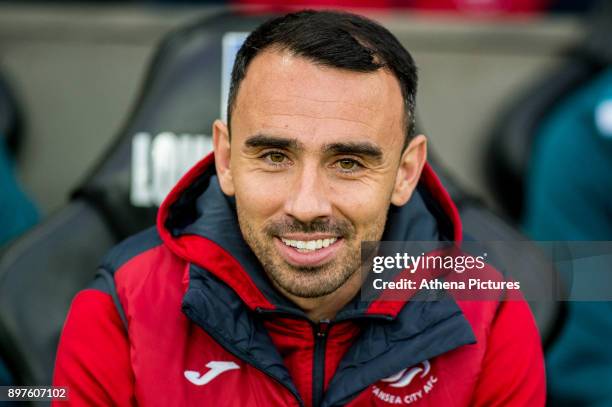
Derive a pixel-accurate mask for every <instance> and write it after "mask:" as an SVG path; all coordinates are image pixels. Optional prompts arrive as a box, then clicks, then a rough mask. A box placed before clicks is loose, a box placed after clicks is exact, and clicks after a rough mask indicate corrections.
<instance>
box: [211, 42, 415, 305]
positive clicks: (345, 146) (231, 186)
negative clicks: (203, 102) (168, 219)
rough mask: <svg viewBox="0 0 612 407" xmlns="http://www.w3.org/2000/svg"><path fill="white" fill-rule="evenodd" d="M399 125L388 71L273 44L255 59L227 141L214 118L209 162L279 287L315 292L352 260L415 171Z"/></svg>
mask: <svg viewBox="0 0 612 407" xmlns="http://www.w3.org/2000/svg"><path fill="white" fill-rule="evenodd" d="M404 128H405V127H404V110H403V99H402V95H401V91H400V87H399V84H398V82H397V80H396V79H395V77H394V76H392V74H390V73H389V72H387V71H385V70H382V69H381V70H378V71H376V72H373V73H357V72H351V71H347V70H339V69H334V68H328V67H322V66H318V65H315V64H313V63H312V62H310V61H308V60H306V59H304V58H301V57H295V56H292V55H290V54H289V53H286V52H279V51H264V52H262V53H261V54H260V55H258V56H257V57H256V58H255V59H254V60H253V61H252V62H251V64H250V66H249V68H248V71H247V75H246V77H245V79H244V80H243V82H242V83H241V85H240V90H239V92H238V95H237V99H236V104H235V106H234V110H233V114H232V123H231V129H232V132H231V141H230V140H229V139H228V137H227V136H228V135H227V134H226V132H227V129H226V128H225V126H224V125H223V124H221V123H220V122H217V123H216V124H215V129H214V132H215V154H216V160H217V164H216V165H217V169H218V172H219V179H220V182H221V186H222V188H223V190H224V192H225V193H226V194H228V195H235V198H236V207H237V212H238V220H239V223H240V229H241V231H242V234H243V235H244V238H245V240H246V242H247V243H248V244H249V246H250V247H251V249H252V250H253V252H254V253H255V255H256V256H257V258H258V259H259V260H260V262H261V263H262V265H263V266H264V269H265V271H266V273H267V274H268V276H269V277H270V278H271V280H272V281H273V283H274V284H275V285H276V286H277V287H278V288H279V289H281V291H283V292H285V293H288V294H291V295H293V296H297V297H301V298H314V297H321V296H324V295H327V294H330V293H332V292H334V291H336V290H337V289H338V288H339V287H341V286H342V285H343V284H344V283H345V282H346V281H348V279H349V278H350V277H351V276H352V275H353V274H354V273H355V272H357V271H358V270H359V266H360V243H361V241H365V240H379V239H380V237H381V236H382V233H383V229H384V227H385V222H386V215H387V210H388V208H389V204H390V203H391V202H393V203H396V204H403V203H405V202H406V201H407V200H408V198H409V196H410V193H411V192H412V189H413V187H414V185H412V184H411V185H409V186H408V187H409V189H410V191H408V192H407V193H406V191H404V192H403V193H399V195H401V196H399V195H398V191H400V190H402V188H403V187H406V185H405V183H406V182H405V181H406V175H409V177H408V178H410V182H412V178H411V177H413V175H414V174H412V173H410V174H406V171H405V170H406V168H405V166H404V165H400V164H401V158H402V157H403V154H402V151H401V149H402V146H403V143H404V135H405V132H404ZM422 144H424V142H423V143H422ZM409 149H410V148H409ZM423 149H424V148H423ZM422 154H424V152H423V153H422ZM423 159H424V158H423ZM398 169H399V170H400V171H398ZM416 170H418V172H420V168H418V169H416ZM408 171H409V172H410V171H411V170H410V169H408ZM416 178H417V179H418V174H416ZM414 184H416V181H414ZM404 189H405V188H404ZM400 192H401V191H400Z"/></svg>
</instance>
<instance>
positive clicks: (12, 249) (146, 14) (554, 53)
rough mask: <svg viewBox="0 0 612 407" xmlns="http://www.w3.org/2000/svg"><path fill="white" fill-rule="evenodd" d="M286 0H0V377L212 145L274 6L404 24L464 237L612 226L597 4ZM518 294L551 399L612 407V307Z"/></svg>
mask: <svg viewBox="0 0 612 407" xmlns="http://www.w3.org/2000/svg"><path fill="white" fill-rule="evenodd" d="M287 3H288V2H283V1H268V2H262V1H257V0H242V1H240V0H236V1H183V2H171V1H152V0H151V1H136V0H133V1H124V2H119V1H117V2H112V3H110V2H106V1H99V2H93V1H89V2H82V1H65V2H57V1H48V2H44V1H36V2H34V1H24V0H22V1H0V385H5V384H41V385H42V384H49V383H50V380H51V373H52V366H53V358H54V349H55V346H56V345H57V339H58V336H59V332H60V330H61V325H62V322H63V319H64V317H65V313H66V311H67V309H68V306H69V304H70V300H71V298H72V296H73V295H74V293H75V292H76V291H78V290H79V289H82V288H84V287H85V286H86V285H87V282H88V281H90V280H91V278H92V277H93V274H94V273H95V268H96V265H97V262H98V261H99V260H100V258H101V257H102V255H103V254H104V253H105V252H106V251H107V250H108V249H109V248H110V247H111V246H112V245H114V244H115V243H116V242H118V241H120V240H121V239H123V238H125V237H126V236H128V235H129V234H131V233H135V232H136V231H138V230H141V229H143V228H145V227H147V226H148V225H152V224H153V223H154V214H155V209H156V205H157V204H159V202H160V201H161V199H163V196H164V195H165V194H166V193H167V192H168V190H169V188H170V187H171V186H172V185H173V184H174V182H176V180H177V179H178V177H180V175H181V174H182V173H183V172H184V171H185V170H186V169H187V168H189V166H191V165H192V164H193V163H195V161H197V160H198V159H199V158H201V157H202V156H203V155H204V154H206V153H207V151H209V150H210V138H209V137H210V136H209V135H210V128H211V124H212V121H213V120H214V119H215V118H216V117H219V116H221V115H222V114H223V108H222V106H223V100H224V97H225V93H226V92H227V88H226V86H227V72H228V69H230V68H231V61H232V58H233V53H235V51H236V49H237V48H236V47H238V46H239V45H240V42H241V41H242V39H243V38H244V33H248V31H250V30H251V29H253V28H254V27H255V26H256V25H257V24H259V23H260V22H262V21H264V20H265V19H266V18H268V17H269V15H270V14H271V13H280V12H284V11H288V10H289V9H293V8H303V7H316V8H321V7H322V8H344V9H346V10H349V11H354V12H357V13H360V14H364V15H366V16H368V17H370V18H373V19H375V20H377V21H379V22H381V23H382V24H383V25H384V26H386V27H387V28H389V29H390V30H391V31H392V32H393V33H394V34H395V35H396V36H397V37H398V38H399V40H400V41H401V42H402V43H403V44H404V45H405V46H406V48H407V49H408V50H409V51H410V52H411V53H412V55H413V57H414V58H415V60H416V63H417V65H418V67H419V77H420V78H419V79H420V80H419V91H418V97H417V121H418V125H419V127H420V129H421V131H422V132H423V133H425V134H426V135H427V136H428V137H429V139H430V142H431V152H430V153H431V155H432V160H433V163H434V166H435V167H436V169H438V171H439V173H440V174H441V175H442V178H443V182H444V183H445V185H446V186H447V188H448V189H449V191H450V192H451V195H452V196H453V198H454V199H455V200H456V201H457V203H458V206H459V209H460V211H461V212H462V215H463V217H464V222H465V223H466V230H467V231H468V232H469V233H470V235H471V236H472V237H474V238H476V239H482V240H508V241H510V240H523V239H533V240H569V241H571V240H587V241H593V240H604V241H609V240H612V70H610V68H611V67H612V46H610V44H611V43H612V41H611V40H612V12H611V11H610V10H611V7H610V4H609V3H608V2H607V1H596V0H592V1H587V0H585V1H579V0H575V1H571V0H517V1H511V0H431V1H425V0H408V1H400V0H386V1H385V0H383V1H375V0H353V1H339V0H337V1H327V0H316V1H312V2H302V3H300V4H296V5H291V7H289V6H288V5H287ZM228 67H229V68H228ZM517 256H519V257H520V256H524V257H525V258H526V260H527V261H531V260H533V259H536V258H537V259H539V257H538V256H540V255H539V253H538V251H537V243H534V249H533V252H530V253H518V254H517ZM533 261H534V262H535V260H533ZM538 261H540V260H538ZM610 269H611V272H612V264H611V265H610ZM531 305H532V309H533V311H534V315H535V316H536V321H537V323H538V327H539V328H540V331H541V334H542V337H543V346H545V351H546V355H547V368H548V380H549V393H550V395H549V399H550V401H549V403H550V405H597V406H612V390H610V389H612V350H611V349H609V346H607V344H608V343H609V338H610V335H612V313H610V311H612V307H610V305H609V303H606V302H584V303H559V302H557V301H549V302H546V301H540V302H538V303H533V304H531ZM0 404H2V403H1V402H0Z"/></svg>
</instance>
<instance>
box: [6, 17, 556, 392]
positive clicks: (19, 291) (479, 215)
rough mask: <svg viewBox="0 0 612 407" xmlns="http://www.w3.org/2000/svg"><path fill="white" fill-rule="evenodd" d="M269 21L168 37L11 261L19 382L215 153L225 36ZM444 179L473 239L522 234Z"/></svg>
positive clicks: (10, 308)
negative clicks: (102, 269)
mask: <svg viewBox="0 0 612 407" xmlns="http://www.w3.org/2000/svg"><path fill="white" fill-rule="evenodd" d="M265 18H266V16H262V15H259V16H257V15H249V16H241V15H238V14H234V13H229V12H228V13H223V14H221V15H217V16H215V17H211V18H206V19H205V20H203V21H199V22H196V23H195V24H192V25H190V26H188V27H184V28H181V29H178V30H176V31H174V32H171V33H170V34H168V35H167V36H166V37H165V39H164V40H163V42H162V43H161V45H160V47H159V49H158V51H157V53H156V55H155V57H154V59H153V61H152V63H151V67H150V69H149V72H148V74H147V76H146V79H145V81H144V84H143V86H142V90H141V94H140V96H139V98H138V100H137V101H136V103H135V105H134V109H133V111H132V114H131V116H130V118H129V119H128V120H127V122H126V125H125V126H124V128H123V129H122V130H121V131H120V132H119V134H118V135H117V138H116V141H115V143H114V144H113V145H112V147H111V148H110V149H109V150H108V152H107V154H105V155H104V157H103V158H102V159H101V160H100V161H99V163H98V165H96V166H95V168H94V169H93V170H92V171H91V173H90V174H89V175H88V176H87V177H86V178H85V181H84V182H83V183H82V185H81V187H79V188H78V189H77V190H76V191H75V193H74V194H73V195H72V198H71V200H70V203H69V204H68V205H67V206H66V207H65V208H64V209H62V210H61V211H59V212H58V213H56V214H55V215H53V216H52V217H50V218H49V219H48V220H47V221H46V222H44V223H43V224H41V225H40V226H39V227H37V228H36V229H34V230H33V231H32V232H30V233H28V234H27V235H25V236H24V237H23V238H21V239H19V240H18V241H17V242H16V243H15V244H14V245H12V246H11V247H10V248H9V249H8V251H7V252H6V254H5V255H4V256H3V257H2V259H1V260H0V354H1V355H2V356H3V357H5V358H6V359H7V361H8V362H9V364H10V367H11V369H12V370H13V372H14V374H15V375H16V382H17V383H19V384H49V383H50V382H51V376H52V369H53V361H54V353H55V349H56V346H57V341H58V337H59V334H60V330H61V327H62V322H63V320H64V318H65V315H66V312H67V310H68V307H69V303H70V300H71V298H72V297H73V296H74V294H75V293H76V292H77V291H78V290H80V289H82V288H84V287H85V286H87V284H88V283H89V282H90V281H91V280H92V278H93V276H94V274H95V272H96V267H97V264H98V262H99V260H100V259H101V257H102V256H103V254H104V253H105V252H106V251H107V250H108V249H110V247H111V246H112V245H114V244H115V243H116V242H118V241H119V240H121V239H123V238H125V237H126V236H128V235H130V234H132V233H135V232H137V231H139V230H141V229H144V228H145V227H148V226H150V225H152V224H153V223H154V219H155V212H156V209H157V208H156V205H155V203H156V202H159V200H160V198H161V197H162V196H163V194H164V193H165V191H166V190H167V187H168V184H170V183H172V182H173V180H174V178H175V176H176V175H177V173H178V172H180V171H181V170H182V169H183V167H185V165H186V164H187V161H189V160H193V159H194V154H193V152H194V151H196V152H197V153H198V154H197V155H200V156H201V155H204V153H205V152H206V151H207V150H208V149H210V137H209V136H208V134H209V133H210V129H211V125H212V122H213V121H214V120H215V119H216V118H217V117H218V116H219V111H220V105H221V103H220V100H221V96H220V95H221V80H220V78H221V72H222V69H223V66H222V42H223V38H224V35H225V34H226V33H227V32H245V31H249V30H251V29H252V28H253V27H255V26H256V25H257V24H258V23H260V22H261V21H263V20H264V19H265ZM225 38H226V39H227V38H228V37H227V36H226V37H225ZM169 152H170V153H169ZM176 156H178V157H179V158H178V159H176ZM181 157H182V158H181ZM185 157H187V158H185ZM176 160H178V161H176ZM174 161H176V162H174ZM444 182H445V183H446V184H447V186H449V187H451V188H450V189H451V190H452V191H453V192H452V194H453V195H455V197H456V198H458V200H459V203H460V208H461V211H462V212H464V213H465V214H467V217H466V225H465V227H466V230H467V232H468V233H470V234H471V235H472V236H474V237H475V238H478V239H489V240H504V239H507V240H515V239H517V236H518V235H517V232H516V231H514V230H513V229H512V228H511V227H510V226H508V225H507V224H505V223H504V222H503V221H501V220H500V219H499V218H496V217H494V216H493V215H491V214H490V213H489V212H487V210H486V209H484V208H483V207H482V206H480V205H479V204H477V203H476V201H475V200H472V199H467V198H466V197H465V195H464V194H463V192H462V190H461V188H460V187H458V186H454V187H453V185H452V184H453V181H452V180H451V179H450V178H446V179H445V181H444ZM535 311H536V315H537V316H538V323H539V324H540V327H541V328H544V329H543V332H544V333H546V332H548V331H549V328H548V327H549V326H551V325H552V321H554V318H555V315H556V308H555V307H554V306H551V305H549V304H548V305H547V306H546V311H545V312H541V311H540V312H538V311H537V310H535Z"/></svg>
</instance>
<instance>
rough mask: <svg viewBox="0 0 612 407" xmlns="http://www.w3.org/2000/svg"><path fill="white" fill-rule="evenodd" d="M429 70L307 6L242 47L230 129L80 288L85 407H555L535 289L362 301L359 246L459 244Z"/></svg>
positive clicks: (62, 365) (80, 382) (78, 338)
mask: <svg viewBox="0 0 612 407" xmlns="http://www.w3.org/2000/svg"><path fill="white" fill-rule="evenodd" d="M415 92H416V68H415V66H414V63H413V61H412V58H411V57H410V55H409V54H408V52H407V51H406V50H405V49H404V48H403V47H402V46H401V45H400V44H399V42H398V41H397V40H396V39H395V38H394V37H393V36H392V35H391V34H390V33H389V32H388V31H387V30H386V29H384V28H382V27H381V26H379V25H378V24H376V23H374V22H372V21H369V20H366V19H364V18H361V17H358V16H355V15H351V14H342V13H335V12H313V11H304V12H299V13H294V14H289V15H286V16H284V17H280V18H277V19H274V20H272V21H270V22H268V23H265V24H263V25H262V26H260V27H259V28H258V29H257V30H255V31H254V32H253V33H252V34H251V35H250V36H249V37H248V39H247V40H246V42H245V44H244V45H243V47H242V48H241V49H240V51H239V53H238V55H237V58H236V62H235V65H234V69H233V72H232V84H231V90H230V96H229V102H228V123H227V125H226V124H224V123H223V122H221V121H217V122H215V123H214V125H213V142H214V157H213V156H212V155H211V156H208V157H206V158H205V159H204V160H202V161H201V162H200V163H199V164H197V165H196V166H195V167H194V168H193V169H192V170H191V171H190V172H189V173H188V174H187V175H185V177H183V179H182V180H181V181H180V182H179V183H178V185H177V186H176V187H175V188H174V189H173V191H172V192H171V193H170V194H169V196H168V197H167V199H166V201H165V202H164V203H163V205H162V206H161V208H160V211H159V215H158V225H157V228H156V229H151V230H147V231H145V232H143V233H141V234H139V235H137V236H135V237H132V238H130V239H128V240H127V241H126V242H124V243H122V244H120V245H119V246H118V247H116V248H115V249H114V250H113V251H112V252H111V253H110V254H109V255H108V256H107V258H106V260H105V261H104V263H103V266H102V268H101V270H100V274H99V277H98V279H97V280H96V281H95V282H94V285H93V287H92V288H90V289H88V290H85V291H83V292H82V293H80V294H79V295H77V297H76V298H75V300H74V302H73V304H72V308H71V311H70V313H69V315H68V318H67V321H66V325H65V327H64V331H63V334H62V338H61V342H60V346H59V350H58V355H57V362H56V371H55V380H54V384H55V385H65V386H69V387H70V398H71V400H72V402H73V403H75V404H88V405H109V404H115V405H129V404H138V405H164V406H165V405H195V404H203V405H214V406H343V405H348V406H386V405H388V404H391V403H392V404H415V405H418V403H421V405H458V406H468V405H477V406H478V405H483V406H484V405H486V406H490V405H529V406H537V405H543V403H544V387H545V386H544V377H543V364H542V355H541V349H540V345H539V337H538V333H537V331H536V328H535V326H534V323H533V318H532V316H531V314H530V312H529V309H528V307H527V305H526V304H525V302H524V301H511V302H499V301H482V302H476V301H472V302H469V301H468V302H466V301H463V302H462V301H455V300H453V299H452V298H450V297H447V298H446V299H442V300H439V301H427V302H426V301H407V302H400V301H384V300H381V299H377V300H373V301H366V300H364V299H362V297H361V296H360V295H359V290H360V287H361V282H362V276H361V273H360V272H359V270H360V244H361V242H362V241H378V240H381V239H382V240H399V241H410V240H422V241H424V240H427V241H432V240H433V241H439V240H447V241H453V240H455V241H460V240H461V225H460V221H459V219H458V216H457V211H456V209H455V207H454V206H453V204H452V202H451V201H450V199H449V197H448V194H447V193H446V192H445V191H444V189H443V188H442V186H441V185H440V183H439V182H438V180H437V178H436V176H435V174H433V172H432V170H431V169H430V168H429V166H428V165H427V164H426V139H425V137H424V136H423V135H416V136H415V135H414V134H413V133H414V104H415Z"/></svg>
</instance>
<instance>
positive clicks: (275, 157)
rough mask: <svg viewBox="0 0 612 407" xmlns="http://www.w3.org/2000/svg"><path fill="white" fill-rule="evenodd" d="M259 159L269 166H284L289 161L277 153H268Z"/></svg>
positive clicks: (283, 155)
mask: <svg viewBox="0 0 612 407" xmlns="http://www.w3.org/2000/svg"><path fill="white" fill-rule="evenodd" d="M261 158H263V159H264V161H265V162H266V163H268V164H270V165H284V164H287V162H288V161H289V159H288V158H287V156H286V155H285V154H283V153H281V152H279V151H269V152H267V153H265V154H263V155H262V156H261Z"/></svg>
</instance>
